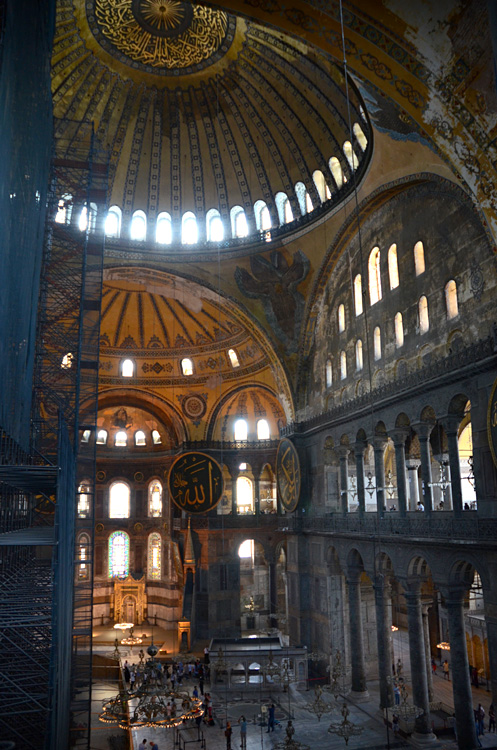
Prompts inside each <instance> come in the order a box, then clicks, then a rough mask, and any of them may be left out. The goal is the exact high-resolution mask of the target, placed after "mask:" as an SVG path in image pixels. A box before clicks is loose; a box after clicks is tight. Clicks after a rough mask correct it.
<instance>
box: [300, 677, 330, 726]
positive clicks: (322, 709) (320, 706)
mask: <svg viewBox="0 0 497 750" xmlns="http://www.w3.org/2000/svg"><path fill="white" fill-rule="evenodd" d="M322 694H323V688H322V687H321V686H320V685H318V687H316V688H315V689H314V696H315V697H314V700H313V701H312V703H307V704H306V705H305V706H304V708H306V709H307V711H310V712H311V713H313V714H315V715H316V716H317V719H318V721H321V716H322V715H323V714H325V713H328V711H331V710H332V707H331V704H330V703H327V702H326V701H325V700H323V697H322Z"/></svg>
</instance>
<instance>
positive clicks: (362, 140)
mask: <svg viewBox="0 0 497 750" xmlns="http://www.w3.org/2000/svg"><path fill="white" fill-rule="evenodd" d="M352 129H353V131H354V135H355V137H356V140H357V143H358V144H359V146H360V147H361V149H362V151H365V150H366V147H367V145H368V139H367V138H366V136H365V135H364V131H363V129H362V128H361V126H360V125H359V123H358V122H355V123H354V127H353V128H352Z"/></svg>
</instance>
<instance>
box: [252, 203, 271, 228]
mask: <svg viewBox="0 0 497 750" xmlns="http://www.w3.org/2000/svg"><path fill="white" fill-rule="evenodd" d="M254 217H255V226H256V227H257V229H258V230H259V231H260V232H265V231H266V230H267V229H271V214H270V213H269V208H268V207H267V204H266V202H265V201H261V200H259V201H256V202H255V203H254Z"/></svg>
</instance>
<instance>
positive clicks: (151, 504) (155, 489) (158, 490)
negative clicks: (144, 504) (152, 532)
mask: <svg viewBox="0 0 497 750" xmlns="http://www.w3.org/2000/svg"><path fill="white" fill-rule="evenodd" d="M148 512H149V515H150V516H152V518H160V516H161V515H162V485H161V483H160V482H158V481H157V479H154V481H153V482H150V484H149V485H148Z"/></svg>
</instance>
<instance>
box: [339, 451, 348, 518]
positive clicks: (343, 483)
mask: <svg viewBox="0 0 497 750" xmlns="http://www.w3.org/2000/svg"><path fill="white" fill-rule="evenodd" d="M337 453H338V456H339V460H340V510H341V512H342V513H347V512H348V509H349V493H348V489H349V460H348V457H349V453H350V450H349V449H348V448H347V447H346V446H345V445H340V446H339V447H338V448H337Z"/></svg>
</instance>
